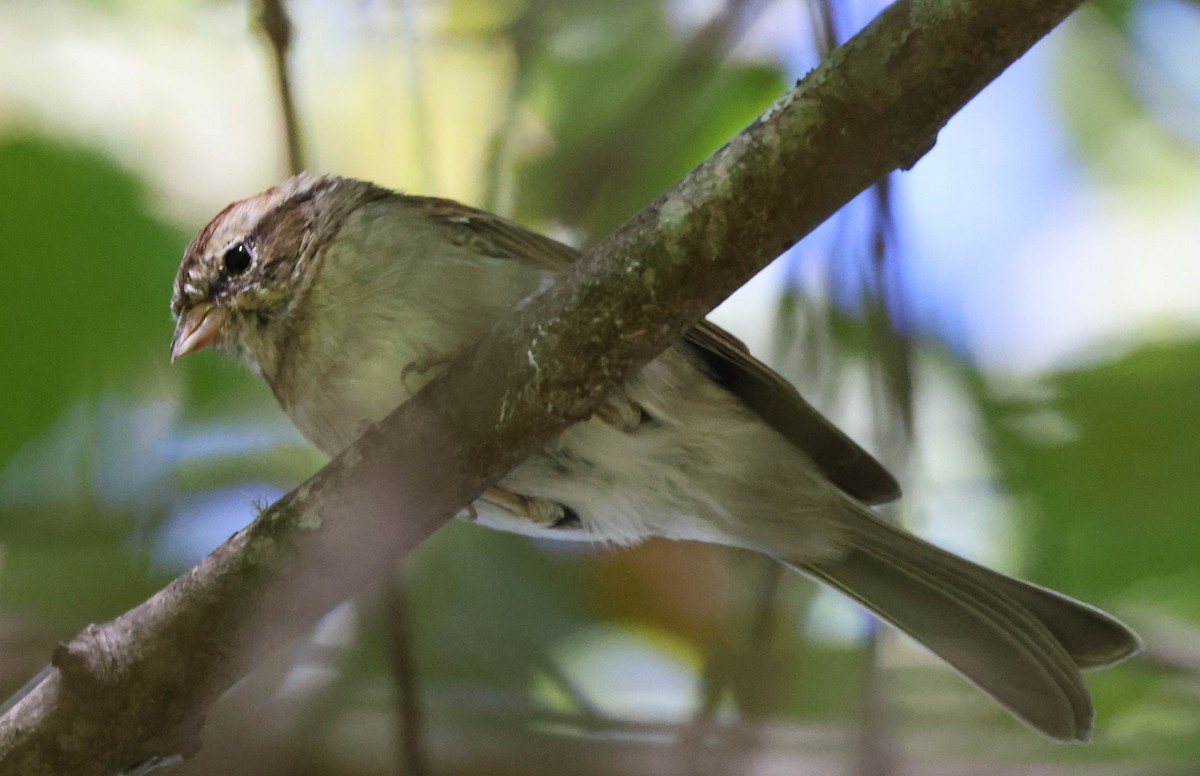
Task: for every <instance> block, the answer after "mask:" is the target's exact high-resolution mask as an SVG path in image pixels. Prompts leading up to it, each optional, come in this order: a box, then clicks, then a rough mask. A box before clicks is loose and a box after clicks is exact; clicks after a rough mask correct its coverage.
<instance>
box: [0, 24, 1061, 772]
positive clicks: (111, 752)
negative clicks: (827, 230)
mask: <svg viewBox="0 0 1200 776" xmlns="http://www.w3.org/2000/svg"><path fill="white" fill-rule="evenodd" d="M1080 1H1081V0H900V1H899V2H897V3H895V4H894V5H892V6H891V7H889V8H888V9H887V10H886V11H885V12H884V13H883V14H881V15H880V16H879V18H877V19H876V20H875V21H874V22H873V23H872V24H871V25H870V26H869V27H868V28H867V29H865V30H864V31H863V32H861V33H860V34H859V35H858V36H856V37H855V38H854V39H852V40H851V41H850V42H849V43H847V44H846V45H844V46H842V47H841V48H839V49H837V50H836V51H834V52H833V53H832V54H831V55H830V57H828V58H827V60H826V61H825V62H824V63H823V64H822V65H821V67H819V68H818V69H816V70H815V71H813V73H811V74H810V75H809V76H808V77H807V78H806V79H805V80H804V81H803V82H802V83H801V84H799V85H798V86H797V87H796V88H795V89H794V90H792V91H791V92H789V93H788V94H786V95H784V96H783V97H782V98H781V99H780V100H779V101H778V102H777V103H776V104H775V105H774V106H772V107H771V108H770V109H769V110H768V111H767V112H766V113H765V114H764V115H763V116H762V117H760V118H759V119H758V120H757V121H756V122H755V123H754V124H753V125H752V126H750V127H749V128H748V129H746V130H745V131H744V132H742V133H741V134H740V135H738V136H737V137H735V138H734V139H732V140H731V141H730V142H729V143H728V144H727V145H726V146H725V147H724V148H722V149H721V150H720V151H718V152H717V153H716V154H714V155H713V156H712V157H711V158H709V159H708V160H707V161H706V162H705V163H704V164H702V165H701V166H700V167H699V168H697V169H696V170H695V171H693V172H692V173H691V174H689V175H688V176H687V177H686V178H685V179H684V180H683V181H681V182H680V183H679V184H678V185H677V186H675V187H674V188H673V189H672V190H670V191H669V192H667V193H666V194H664V195H663V196H662V197H660V198H659V199H658V200H656V201H655V202H653V203H651V204H650V205H649V206H647V207H646V208H645V209H644V210H642V211H641V212H639V213H638V214H637V215H636V216H635V217H634V218H633V219H631V220H630V221H629V222H628V223H627V224H625V226H623V227H622V228H621V229H620V230H618V231H617V232H616V233H614V234H612V235H611V236H609V237H608V238H607V239H605V240H604V241H602V242H601V243H600V244H598V245H596V246H595V247H594V248H593V249H592V250H590V251H589V252H588V253H587V255H586V256H585V257H584V259H583V260H581V261H580V262H579V263H578V264H577V265H576V266H575V267H573V268H572V269H571V271H570V272H569V273H568V274H567V275H565V276H564V278H563V279H562V281H561V282H560V283H558V284H557V285H556V286H555V287H553V288H551V289H549V290H548V291H547V292H546V293H544V294H543V295H542V296H540V297H539V298H538V299H536V300H535V301H534V302H533V303H531V304H529V305H528V306H527V307H526V308H524V309H522V310H520V311H517V312H514V313H513V314H512V315H511V316H509V317H508V318H507V319H506V320H505V321H504V323H503V325H501V326H498V327H497V328H496V329H495V330H494V331H492V332H491V333H490V334H489V335H488V336H487V337H486V338H485V340H484V341H482V342H481V343H479V345H478V347H476V348H475V349H474V350H472V351H471V352H470V353H468V354H466V355H465V356H464V357H463V358H461V359H460V360H458V361H457V362H456V363H454V364H453V365H452V366H451V367H450V368H449V369H448V370H447V371H446V372H445V373H444V374H443V375H441V376H440V377H438V378H437V379H435V380H434V381H432V382H431V383H430V384H429V385H428V386H426V388H425V389H424V390H423V391H422V392H421V393H420V394H419V395H418V396H416V397H415V398H414V399H413V400H412V401H410V402H408V403H406V404H405V405H404V406H403V407H401V408H400V409H399V410H397V411H396V412H395V413H393V414H392V415H391V416H390V417H388V418H387V419H386V420H385V421H383V422H382V423H381V424H380V425H379V426H378V427H376V428H374V429H371V430H370V431H368V432H367V434H366V435H365V436H364V437H363V438H362V439H361V440H359V441H358V442H357V443H355V444H354V445H353V446H351V447H350V448H349V449H348V450H347V451H346V452H345V453H343V454H342V455H341V456H339V457H338V458H337V459H336V460H334V461H333V462H332V463H330V464H329V465H328V466H326V467H325V468H324V469H322V470H321V471H320V472H318V473H317V474H316V475H315V476H314V477H313V478H312V479H310V480H309V481H308V482H306V483H304V484H303V485H301V486H300V487H299V488H297V489H296V490H295V491H293V492H291V493H289V494H288V495H287V496H285V497H284V498H283V499H281V500H280V501H279V502H277V503H276V504H274V505H273V506H272V507H271V508H270V509H268V510H267V511H266V512H265V513H264V514H263V515H262V516H261V517H260V518H259V519H258V520H256V521H255V522H254V523H252V524H251V525H250V526H248V527H247V528H245V529H244V530H242V531H240V532H239V533H238V534H236V535H235V536H234V537H233V538H231V539H230V540H229V541H228V542H226V544H225V545H223V546H222V547H221V548H219V549H218V550H217V551H216V552H214V553H213V554H212V555H210V556H209V557H208V558H206V559H205V560H204V561H202V562H201V563H200V564H199V565H197V566H196V567H195V568H193V569H192V570H190V571H189V572H187V573H186V574H184V575H183V576H181V577H179V578H178V579H176V580H175V581H174V582H172V583H171V584H170V585H168V586H167V587H166V588H164V589H163V590H162V591H160V592H159V593H158V594H156V595H155V596H154V597H153V598H151V599H150V600H148V601H147V602H145V603H144V604H142V605H141V606H138V607H137V608H135V609H132V610H130V611H129V612H127V613H125V614H124V615H122V616H121V617H119V618H117V619H116V620H114V621H112V622H109V623H105V624H103V625H96V626H91V627H89V628H87V629H86V630H85V631H84V632H83V633H81V634H79V635H78V636H77V637H76V638H75V639H74V640H72V641H71V642H70V643H68V644H64V645H62V646H61V647H60V648H59V649H58V650H57V652H56V653H55V655H54V659H53V664H54V666H55V670H52V671H50V672H48V674H47V675H46V676H45V678H44V679H43V680H42V681H41V682H40V683H38V684H36V686H34V687H33V688H32V690H30V691H29V692H28V694H27V695H26V696H25V697H24V698H22V699H21V700H20V701H19V702H18V703H16V704H15V705H14V706H13V707H12V708H11V709H9V711H8V713H7V714H5V716H4V717H3V718H0V774H3V776H8V775H9V774H13V775H14V776H15V775H16V774H19V775H20V776H42V775H43V774H45V775H46V776H51V775H54V774H66V773H69V774H73V775H74V776H90V775H91V774H112V773H114V772H119V771H121V770H122V769H131V768H132V767H133V766H135V765H137V764H138V763H144V762H148V761H153V760H155V759H156V758H167V757H170V756H173V755H176V754H183V755H185V756H186V755H188V754H190V753H192V752H194V751H195V750H196V748H197V747H198V746H199V732H200V729H201V727H202V725H203V721H204V715H205V712H206V710H207V709H208V707H209V706H210V705H211V704H212V703H213V702H214V701H215V700H216V698H217V697H219V696H220V695H221V693H223V692H224V691H225V690H226V689H228V688H229V687H230V686H231V685H232V684H233V683H234V682H236V681H237V680H238V678H240V677H241V676H243V675H244V674H245V673H246V672H248V671H249V670H250V669H251V668H253V667H254V666H255V664H257V663H258V662H259V661H260V660H261V659H262V658H263V657H264V656H266V655H267V654H269V653H270V652H271V651H273V650H275V649H277V648H278V647H280V646H281V645H283V644H285V643H286V642H288V641H289V640H291V639H294V638H295V637H296V636H298V635H300V634H302V633H304V632H305V631H306V630H307V629H308V628H309V627H310V626H311V624H312V623H313V622H314V621H315V620H316V619H317V618H318V617H320V616H321V615H322V614H323V613H324V612H326V611H328V610H329V609H330V608H331V607H333V606H334V605H335V604H336V603H338V602H339V601H341V600H344V599H345V598H347V597H349V596H352V595H354V594H355V593H357V592H359V591H360V590H362V589H363V588H364V587H365V586H367V585H368V584H369V583H371V582H372V581H375V580H377V579H378V578H379V577H380V576H381V575H382V574H383V573H385V572H386V571H387V570H389V569H391V568H392V567H393V566H394V564H395V563H396V561H397V559H399V558H400V557H402V556H403V555H404V554H405V553H407V552H408V551H410V550H411V549H412V548H413V547H415V546H416V545H417V544H418V543H420V542H421V541H422V540H423V539H424V538H425V537H427V536H428V535H429V534H430V533H432V532H433V531H434V530H436V529H437V528H438V527H439V526H440V525H442V524H443V523H444V522H445V521H446V520H447V519H448V517H449V516H450V515H452V514H453V513H454V512H456V511H457V510H458V509H460V508H461V507H462V506H463V505H464V504H466V503H468V502H469V501H471V500H472V499H474V498H475V497H476V496H478V495H479V494H480V493H481V492H482V491H483V489H484V488H485V487H486V486H487V485H488V484H489V483H491V482H494V481H495V480H497V479H499V478H500V477H502V476H503V475H504V474H505V472H507V471H508V470H509V469H510V468H511V467H512V466H513V465H514V464H516V463H517V462H519V461H520V460H521V459H522V458H524V457H525V456H527V455H528V454H530V453H531V452H532V451H534V450H536V449H537V448H538V447H539V446H541V445H544V444H545V443H546V442H547V441H549V440H550V439H551V438H552V437H553V435H554V434H556V433H557V432H558V431H559V430H561V429H562V428H563V427H564V426H566V425H568V424H569V423H571V422H572V421H575V420H579V419H581V418H583V417H585V416H586V415H587V414H588V412H589V411H590V409H591V408H592V406H593V405H595V404H596V403H597V402H598V401H599V399H601V398H602V397H603V396H604V395H605V394H606V393H607V392H609V391H611V390H612V389H613V388H614V387H615V386H617V385H619V384H620V383H621V382H622V381H623V380H625V379H626V378H627V377H628V376H629V375H631V374H632V373H633V372H634V371H635V370H636V369H638V368H639V367H640V366H641V365H642V364H644V363H646V362H647V361H649V360H650V359H651V358H653V357H654V355H655V354H657V353H658V352H660V351H661V350H662V349H663V348H664V347H666V346H667V345H668V344H669V343H670V342H671V341H672V339H674V338H675V337H676V336H678V335H679V333H680V332H681V331H682V330H683V329H684V328H685V327H687V326H688V325H689V324H691V323H692V322H694V321H695V320H697V319H698V318H700V317H701V316H702V315H704V313H705V312H707V311H708V310H709V309H711V308H712V307H713V306H715V305H716V304H717V303H718V302H720V301H721V300H722V299H723V298H725V296H727V295H728V294H729V293H730V292H732V291H733V290H734V289H735V288H737V286H738V285H740V284H741V283H743V282H745V281H746V280H747V279H748V278H749V277H750V276H751V275H753V274H754V273H755V272H757V271H758V270H759V269H761V268H762V267H763V266H764V265H766V264H767V263H768V262H769V261H770V260H771V259H772V258H774V257H775V256H776V255H778V254H779V253H780V252H782V251H783V250H785V249H787V248H788V247H789V246H791V245H792V244H793V243H795V242H796V241H797V240H799V239H800V238H801V237H803V236H804V235H805V234H807V233H808V232H809V231H811V230H812V229H813V228H814V227H815V226H817V224H819V223H821V221H823V220H824V219H825V218H827V217H828V216H829V215H831V214H832V213H833V212H834V211H836V210H837V209H838V208H839V207H841V205H842V204H844V203H845V202H847V201H848V200H849V199H850V198H851V197H853V196H854V195H855V194H857V193H858V192H859V191H861V190H862V189H864V188H865V187H867V186H868V185H870V184H871V183H872V182H873V181H875V180H877V179H878V178H879V177H880V176H882V175H884V174H885V173H887V172H889V171H891V170H893V169H895V168H897V167H906V166H909V165H911V164H913V163H914V162H915V161H916V160H917V159H919V158H920V156H921V155H922V154H923V153H925V151H927V150H928V149H929V148H930V147H931V145H932V144H933V141H934V138H935V136H936V133H937V131H938V129H939V128H940V127H941V126H942V125H943V124H944V123H945V122H946V121H947V120H948V119H949V118H950V116H952V115H953V114H954V112H955V111H957V110H958V109H959V108H961V107H962V106H963V105H964V104H965V103H966V102H967V101H968V100H969V99H971V97H973V96H974V95H975V94H976V93H977V92H978V91H979V90H980V89H981V88H983V86H984V85H985V84H987V83H988V82H989V81H990V80H991V79H993V78H994V77H995V76H996V75H998V74H999V73H1000V72H1001V71H1002V70H1003V69H1004V68H1005V67H1007V66H1008V65H1009V64H1010V63H1012V62H1013V61H1014V60H1016V59H1017V58H1018V57H1019V56H1021V54H1022V53H1024V52H1025V50H1026V49H1028V48H1029V47H1030V46H1031V45H1033V44H1034V43H1035V42H1036V41H1037V40H1038V39H1039V38H1041V37H1042V36H1043V35H1045V34H1046V33H1047V32H1049V31H1050V30H1051V29H1052V28H1053V27H1054V26H1055V25H1056V24H1058V23H1059V22H1060V21H1062V19H1063V18H1064V17H1065V16H1066V15H1067V14H1068V13H1069V12H1070V11H1072V10H1074V8H1076V7H1077V6H1078V5H1079V4H1080ZM580 185H586V181H581V182H580Z"/></svg>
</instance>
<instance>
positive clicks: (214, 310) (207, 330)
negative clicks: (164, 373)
mask: <svg viewBox="0 0 1200 776" xmlns="http://www.w3.org/2000/svg"><path fill="white" fill-rule="evenodd" d="M227 318H228V316H227V315H226V313H225V311H224V310H222V309H221V308H219V307H217V306H215V305H212V304H198V305H196V306H195V307H193V308H192V309H190V310H188V311H187V312H186V313H184V314H183V315H182V316H180V318H179V323H178V324H176V325H175V336H174V337H173V338H172V339H171V363H175V359H177V358H182V357H184V356H186V355H187V354H188V353H195V352H196V351H197V350H204V349H205V348H207V347H208V346H209V345H212V344H213V343H214V342H216V341H217V338H218V337H220V336H221V328H222V327H223V326H224V325H225V320H226V319H227Z"/></svg>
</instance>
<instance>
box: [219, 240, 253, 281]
mask: <svg viewBox="0 0 1200 776" xmlns="http://www.w3.org/2000/svg"><path fill="white" fill-rule="evenodd" d="M250 261H251V257H250V250H249V249H248V248H247V247H246V244H245V243H237V244H236V245H234V246H233V247H231V248H230V249H229V250H227V251H225V256H224V257H223V258H222V259H221V263H222V264H223V265H224V266H225V271H226V272H228V273H229V274H230V275H240V274H242V273H243V272H245V271H246V269H247V268H248V267H249V266H250Z"/></svg>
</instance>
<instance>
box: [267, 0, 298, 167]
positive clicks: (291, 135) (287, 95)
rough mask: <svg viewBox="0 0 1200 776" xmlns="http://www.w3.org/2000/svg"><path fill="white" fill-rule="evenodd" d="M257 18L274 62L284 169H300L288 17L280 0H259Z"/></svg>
mask: <svg viewBox="0 0 1200 776" xmlns="http://www.w3.org/2000/svg"><path fill="white" fill-rule="evenodd" d="M257 22H258V26H259V27H260V28H261V29H262V31H263V33H264V34H265V35H266V38H267V43H268V45H269V46H270V48H271V55H272V60H273V62H274V64H275V86H276V89H277V91H278V93H279V107H280V110H281V111H282V113H283V126H284V133H285V135H286V137H287V152H288V171H289V172H290V173H291V174H292V175H295V174H296V173H298V172H300V171H301V170H303V169H304V153H303V151H302V145H301V142H300V124H299V122H298V121H297V119H296V101H295V98H294V97H293V95H292V81H291V76H290V74H289V72H288V55H289V54H290V53H291V47H292V20H291V19H290V18H289V17H288V13H287V9H286V8H285V7H284V0H261V5H260V6H259V13H258V19H257Z"/></svg>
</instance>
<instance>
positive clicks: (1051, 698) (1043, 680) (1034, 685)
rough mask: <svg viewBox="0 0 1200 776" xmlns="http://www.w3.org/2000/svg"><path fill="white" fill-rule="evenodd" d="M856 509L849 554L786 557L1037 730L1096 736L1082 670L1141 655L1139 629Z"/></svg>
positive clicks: (853, 509)
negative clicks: (796, 559)
mask: <svg viewBox="0 0 1200 776" xmlns="http://www.w3.org/2000/svg"><path fill="white" fill-rule="evenodd" d="M847 509H848V510H850V511H851V512H853V515H852V516H850V517H849V518H848V519H847V521H846V523H845V525H846V527H847V530H848V531H849V532H850V533H849V550H848V551H847V552H846V553H845V554H844V555H842V556H841V557H839V558H838V559H836V560H822V561H819V562H812V561H806V562H798V563H791V562H788V561H787V559H786V558H784V559H783V561H784V563H786V564H787V565H789V566H791V567H793V568H795V569H796V570H798V571H800V572H801V573H804V574H807V575H808V576H811V577H813V578H815V579H817V580H819V581H821V582H824V583H825V584H827V585H830V586H831V587H833V588H835V589H837V590H840V591H841V592H843V593H845V594H846V595H848V596H850V597H851V598H853V599H854V600H855V601H857V602H858V603H860V604H862V605H863V606H865V607H866V608H867V609H869V610H870V611H871V612H873V613H874V614H875V615H876V616H878V617H880V618H881V619H883V620H885V621H887V622H889V623H891V624H892V625H894V626H896V627H897V628H899V629H900V630H902V631H904V632H905V633H907V634H908V635H910V636H912V637H913V638H914V639H916V640H917V641H919V642H920V643H922V644H924V645H925V646H926V647H928V648H929V649H930V650H932V651H933V652H934V653H935V654H937V655H938V656H939V657H941V658H942V659H944V660H945V661H946V662H948V663H950V665H952V666H954V668H956V669H957V670H958V671H959V672H961V673H962V674H963V676H965V677H966V678H967V679H969V680H970V681H971V682H972V683H974V684H975V685H976V686H978V687H979V688H980V689H981V690H983V691H984V692H985V693H987V694H988V695H990V696H992V697H993V698H995V699H996V700H997V701H999V702H1000V704H1002V705H1003V706H1004V707H1005V708H1007V709H1008V710H1009V711H1011V712H1012V713H1013V714H1014V715H1016V716H1017V717H1018V718H1019V719H1021V720H1023V721H1024V722H1026V723H1027V724H1029V725H1030V726H1032V727H1034V728H1035V729H1037V730H1039V731H1041V732H1042V733H1045V734H1046V735H1048V736H1051V737H1053V738H1056V739H1060V740H1071V739H1075V740H1081V741H1082V740H1086V739H1087V738H1088V736H1089V734H1090V733H1091V728H1092V717H1093V714H1094V712H1093V708H1092V699H1091V695H1090V694H1089V692H1088V689H1087V686H1086V685H1085V684H1084V681H1083V675H1082V674H1081V669H1088V668H1101V667H1103V666H1107V665H1110V664H1112V663H1115V662H1117V661H1119V660H1121V659H1123V658H1125V657H1128V656H1129V655H1131V654H1133V653H1134V652H1136V651H1137V650H1138V649H1139V647H1140V645H1141V642H1140V641H1139V640H1138V637H1137V635H1136V634H1134V633H1133V631H1131V630H1130V629H1129V628H1127V627H1125V625H1123V624H1122V623H1120V622H1119V621H1118V620H1116V619H1115V618H1113V617H1111V616H1109V615H1108V614H1105V613H1104V612H1102V611H1100V610H1099V609H1096V608H1094V607H1091V606H1088V605H1087V604H1084V603H1081V602H1079V601H1076V600H1073V599H1071V598H1068V597H1066V596H1064V595H1060V594H1059V593H1055V592H1053V591H1051V590H1047V589H1045V588H1042V587H1038V586H1037V585H1033V584H1030V583H1028V582H1022V581H1020V580H1017V579H1012V578H1011V577H1006V576H1004V575H1003V574H1000V573H998V572H995V571H992V570H990V569H986V568H984V567H983V566H980V565H977V564H975V563H972V562H970V561H968V560H964V559H963V558H959V557H957V556H955V555H951V554H950V553H948V552H945V551H943V550H940V549H938V548H937V547H934V546H933V545H931V544H928V543H927V542H924V541H922V540H920V539H918V538H917V537H915V536H913V535H911V534H909V533H906V532H904V531H902V530H900V529H898V528H895V527H893V526H891V525H888V524H887V523H884V522H883V521H881V520H879V519H878V518H876V517H875V516H874V515H872V514H871V513H870V512H869V511H868V510H867V509H866V508H865V507H860V506H858V505H857V504H852V503H847Z"/></svg>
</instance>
